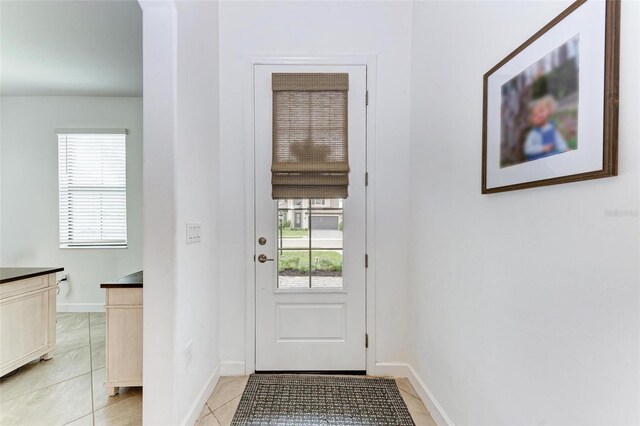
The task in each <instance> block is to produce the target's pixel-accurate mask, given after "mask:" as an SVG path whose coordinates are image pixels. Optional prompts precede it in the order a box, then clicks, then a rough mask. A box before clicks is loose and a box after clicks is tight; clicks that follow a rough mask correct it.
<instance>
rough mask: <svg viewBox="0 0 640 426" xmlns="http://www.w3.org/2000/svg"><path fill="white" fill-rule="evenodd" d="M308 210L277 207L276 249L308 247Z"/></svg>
mask: <svg viewBox="0 0 640 426" xmlns="http://www.w3.org/2000/svg"><path fill="white" fill-rule="evenodd" d="M308 223H309V211H308V210H296V209H293V208H291V209H288V208H279V209H278V250H281V249H292V248H300V249H308V248H309V228H308Z"/></svg>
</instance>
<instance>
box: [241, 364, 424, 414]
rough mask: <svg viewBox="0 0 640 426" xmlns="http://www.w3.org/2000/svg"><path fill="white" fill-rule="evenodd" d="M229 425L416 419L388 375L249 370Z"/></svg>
mask: <svg viewBox="0 0 640 426" xmlns="http://www.w3.org/2000/svg"><path fill="white" fill-rule="evenodd" d="M231 425H232V426H246V425H287V426H288V425H308V426H312V425H313V426H317V425H341V426H342V425H349V426H364V425H367V426H373V425H397V426H405V425H411V426H413V425H414V423H413V420H412V419H411V415H410V414H409V410H407V406H406V405H405V403H404V401H403V399H402V396H400V392H399V391H398V387H397V386H396V382H395V381H394V380H392V379H372V378H364V377H330V376H311V375H292V374H252V375H251V377H249V382H248V383H247V387H246V388H245V390H244V393H243V394H242V398H241V399H240V405H238V409H237V410H236V414H235V416H234V417H233V421H232V423H231Z"/></svg>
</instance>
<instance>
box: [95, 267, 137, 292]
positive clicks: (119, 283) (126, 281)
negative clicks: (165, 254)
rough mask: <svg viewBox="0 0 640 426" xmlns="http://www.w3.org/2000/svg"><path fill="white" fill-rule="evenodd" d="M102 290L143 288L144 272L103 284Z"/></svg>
mask: <svg viewBox="0 0 640 426" xmlns="http://www.w3.org/2000/svg"><path fill="white" fill-rule="evenodd" d="M100 288H142V271H139V272H134V273H133V274H129V275H125V276H124V277H120V278H116V279H115V280H111V281H107V282H105V283H102V284H100Z"/></svg>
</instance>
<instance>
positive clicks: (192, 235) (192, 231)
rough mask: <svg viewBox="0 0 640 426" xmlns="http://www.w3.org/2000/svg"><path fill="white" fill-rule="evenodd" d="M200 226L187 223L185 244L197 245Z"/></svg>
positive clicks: (197, 223) (198, 223)
mask: <svg viewBox="0 0 640 426" xmlns="http://www.w3.org/2000/svg"><path fill="white" fill-rule="evenodd" d="M201 229H202V224H201V223H200V222H187V244H193V243H199V242H200V237H201Z"/></svg>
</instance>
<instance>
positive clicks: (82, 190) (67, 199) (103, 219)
mask: <svg viewBox="0 0 640 426" xmlns="http://www.w3.org/2000/svg"><path fill="white" fill-rule="evenodd" d="M57 133H58V184H59V203H60V204H59V210H60V247H61V248H71V247H126V246H127V179H126V130H111V129H110V130H100V131H98V130H92V131H88V130H81V131H77V130H60V131H58V132H57Z"/></svg>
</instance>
